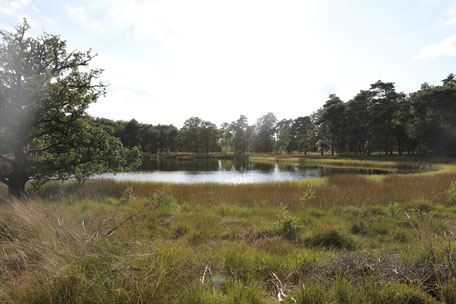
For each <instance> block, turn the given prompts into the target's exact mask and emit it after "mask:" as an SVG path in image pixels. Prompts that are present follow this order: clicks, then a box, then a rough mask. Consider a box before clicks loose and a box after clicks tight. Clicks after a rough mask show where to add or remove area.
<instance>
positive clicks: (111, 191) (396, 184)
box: [39, 173, 456, 208]
mask: <svg viewBox="0 0 456 304" xmlns="http://www.w3.org/2000/svg"><path fill="white" fill-rule="evenodd" d="M454 180H456V174H455V173H439V174H413V175H401V174H397V175H396V174H395V175H388V176H384V177H382V178H381V179H375V178H372V177H370V178H366V177H363V176H358V175H337V176H330V177H328V178H325V179H317V180H315V181H313V180H308V181H303V182H277V183H270V184H244V185H225V184H169V183H134V182H113V181H109V180H103V181H100V180H93V181H88V182H86V183H85V184H82V185H78V184H76V183H64V184H61V183H54V184H49V185H47V186H46V187H45V188H44V189H43V190H41V191H40V192H39V193H40V195H41V196H43V197H45V198H53V197H54V198H55V199H58V198H64V197H67V198H68V197H71V196H74V197H75V198H77V199H82V198H84V199H104V198H105V197H108V196H113V197H120V196H121V195H122V193H123V191H124V190H125V189H126V188H127V187H129V186H132V187H133V192H134V193H135V195H136V196H138V197H145V198H147V197H152V196H153V195H154V193H157V192H165V193H168V194H171V195H172V196H174V197H175V198H176V199H178V200H179V201H183V202H189V203H193V204H201V205H208V206H210V205H217V204H226V203H229V204H235V205H242V206H254V205H269V206H278V205H279V204H280V203H281V202H283V203H286V204H287V205H288V206H290V207H292V208H293V207H296V208H297V207H299V206H300V205H301V200H300V198H301V197H302V195H303V193H304V191H305V190H306V189H307V187H308V185H313V189H314V190H315V191H316V193H317V195H316V197H315V198H313V199H312V200H311V201H308V202H307V203H306V204H307V205H308V206H310V207H318V208H330V207H332V206H345V205H352V206H364V205H370V204H389V203H391V202H405V201H410V200H418V199H425V200H429V201H438V200H443V199H444V197H445V196H446V192H447V190H448V188H449V186H450V183H451V181H454Z"/></svg>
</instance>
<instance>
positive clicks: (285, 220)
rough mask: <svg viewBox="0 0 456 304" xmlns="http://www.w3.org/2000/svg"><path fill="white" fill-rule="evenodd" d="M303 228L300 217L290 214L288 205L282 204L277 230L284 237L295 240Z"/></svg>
mask: <svg viewBox="0 0 456 304" xmlns="http://www.w3.org/2000/svg"><path fill="white" fill-rule="evenodd" d="M301 229H302V225H301V223H300V221H299V219H298V218H296V217H294V216H292V215H291V214H290V211H289V210H288V209H287V206H285V205H283V204H280V208H279V214H278V215H277V223H276V226H275V231H276V232H277V233H278V234H279V235H281V236H283V237H284V238H287V239H290V240H293V239H296V238H297V237H298V235H299V232H300V231H301Z"/></svg>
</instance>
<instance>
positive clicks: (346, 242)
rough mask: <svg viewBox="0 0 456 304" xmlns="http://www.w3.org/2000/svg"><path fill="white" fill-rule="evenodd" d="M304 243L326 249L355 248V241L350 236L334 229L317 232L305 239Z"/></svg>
mask: <svg viewBox="0 0 456 304" xmlns="http://www.w3.org/2000/svg"><path fill="white" fill-rule="evenodd" d="M304 243H305V244H306V245H307V246H312V247H324V248H328V249H348V250H354V249H356V243H355V241H354V240H353V239H352V238H351V237H350V236H348V235H345V234H342V233H341V232H339V231H338V230H336V229H332V230H326V231H322V232H317V233H315V234H314V235H312V236H310V237H308V238H307V239H305V241H304Z"/></svg>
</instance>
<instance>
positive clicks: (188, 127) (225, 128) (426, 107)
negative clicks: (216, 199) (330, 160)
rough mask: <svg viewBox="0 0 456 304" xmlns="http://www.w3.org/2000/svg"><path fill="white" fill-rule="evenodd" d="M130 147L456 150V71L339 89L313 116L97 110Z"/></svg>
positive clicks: (198, 150) (426, 152) (415, 152)
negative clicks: (350, 92) (437, 80)
mask: <svg viewBox="0 0 456 304" xmlns="http://www.w3.org/2000/svg"><path fill="white" fill-rule="evenodd" d="M95 121H96V123H99V124H101V125H104V126H106V127H107V128H109V129H110V132H112V134H113V135H115V136H117V137H119V138H120V139H121V141H122V143H123V144H124V145H125V146H127V147H133V146H139V147H140V148H141V150H142V151H143V152H147V153H168V152H194V153H209V152H234V153H240V154H242V153H245V152H266V153H271V152H276V153H283V152H293V151H298V152H304V153H306V152H309V151H311V152H321V153H323V152H325V151H331V153H332V154H334V153H339V154H359V155H365V154H371V153H382V154H393V153H394V152H397V153H398V154H401V155H402V154H403V153H407V154H410V155H412V154H413V155H444V156H456V76H455V75H453V74H450V75H449V76H448V77H447V78H446V79H444V80H442V84H441V85H439V86H431V85H429V84H427V83H424V84H422V85H421V89H420V90H418V91H417V92H413V93H410V94H408V95H406V94H404V93H401V92H396V90H395V87H394V83H392V82H382V81H377V82H376V83H374V84H372V85H371V86H370V88H369V89H368V90H361V91H360V92H359V93H358V94H357V95H356V96H355V97H353V98H352V99H350V100H348V101H347V102H344V101H342V100H341V99H340V98H339V97H337V96H336V95H335V94H331V95H329V99H328V100H327V101H326V103H325V104H324V105H323V106H322V107H321V108H320V109H318V110H317V111H316V112H314V113H313V114H312V115H310V116H303V117H298V118H296V119H283V120H280V121H278V120H277V118H276V116H275V115H274V114H273V113H267V114H266V115H264V116H262V117H261V118H259V119H258V120H257V121H256V123H255V124H253V125H249V123H248V121H247V117H245V116H244V115H241V116H240V117H239V119H238V120H236V121H233V122H231V123H223V124H222V125H221V126H220V127H218V128H217V126H216V125H215V124H213V123H211V122H209V121H204V120H202V119H200V118H198V117H191V118H189V119H188V120H187V121H185V123H184V125H183V127H182V128H181V129H180V130H179V129H177V128H176V127H175V126H173V125H150V124H141V123H138V122H137V121H136V120H131V121H129V122H125V121H111V120H109V119H104V118H98V119H95Z"/></svg>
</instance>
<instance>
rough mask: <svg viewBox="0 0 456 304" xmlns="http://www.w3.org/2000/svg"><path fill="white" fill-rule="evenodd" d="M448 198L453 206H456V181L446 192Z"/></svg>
mask: <svg viewBox="0 0 456 304" xmlns="http://www.w3.org/2000/svg"><path fill="white" fill-rule="evenodd" d="M448 197H449V199H450V202H451V203H452V204H453V205H456V181H454V182H452V183H451V186H450V190H448Z"/></svg>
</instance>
